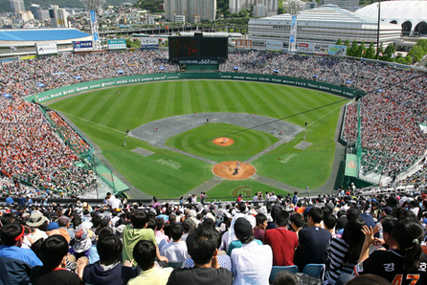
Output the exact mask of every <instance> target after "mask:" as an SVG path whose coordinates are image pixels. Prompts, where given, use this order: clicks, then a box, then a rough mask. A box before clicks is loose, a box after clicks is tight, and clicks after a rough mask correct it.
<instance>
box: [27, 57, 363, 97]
mask: <svg viewBox="0 0 427 285" xmlns="http://www.w3.org/2000/svg"><path fill="white" fill-rule="evenodd" d="M211 63H212V62H211ZM182 79H216V80H220V79H224V80H240V81H241V80H246V81H256V82H270V83H276V84H284V85H291V86H296V87H302V88H310V89H315V90H319V91H321V92H329V93H333V94H337V95H342V96H346V97H349V98H352V97H354V96H355V94H360V95H361V96H363V95H365V93H363V92H361V91H357V90H354V89H351V88H347V87H343V86H337V85H333V84H329V83H324V82H317V81H312V80H307V79H302V78H293V77H287V76H276V75H261V74H250V73H227V72H219V73H204V72H198V73H187V72H185V73H161V74H144V75H134V76H126V77H118V78H107V79H100V80H95V81H91V82H83V83H77V84H73V85H68V86H64V87H60V88H57V89H52V90H48V91H45V92H42V93H39V94H37V96H34V95H32V96H28V97H25V100H27V101H31V100H33V99H35V100H36V101H37V102H39V103H42V102H45V101H49V100H52V99H55V98H59V97H62V96H66V95H70V94H75V93H79V92H87V91H89V90H94V89H98V88H105V87H112V86H117V85H123V84H135V83H143V82H156V81H162V80H182Z"/></svg>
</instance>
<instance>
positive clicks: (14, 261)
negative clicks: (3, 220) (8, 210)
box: [0, 224, 43, 284]
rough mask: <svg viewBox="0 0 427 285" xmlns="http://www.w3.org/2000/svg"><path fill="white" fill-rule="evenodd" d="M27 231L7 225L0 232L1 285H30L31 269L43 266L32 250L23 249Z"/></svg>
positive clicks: (14, 225)
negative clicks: (0, 243) (0, 244)
mask: <svg viewBox="0 0 427 285" xmlns="http://www.w3.org/2000/svg"><path fill="white" fill-rule="evenodd" d="M24 234H25V229H24V227H23V226H22V225H18V224H7V225H5V226H4V227H2V229H1V232H0V237H1V242H2V246H0V284H29V282H30V279H29V276H28V273H29V271H30V269H31V268H33V267H34V266H38V265H43V263H42V262H41V261H40V259H39V258H38V257H37V255H36V254H35V253H34V252H33V251H32V250H30V249H24V248H21V245H22V241H23V239H24Z"/></svg>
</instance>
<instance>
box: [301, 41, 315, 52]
mask: <svg viewBox="0 0 427 285" xmlns="http://www.w3.org/2000/svg"><path fill="white" fill-rule="evenodd" d="M297 52H301V53H313V52H314V43H298V45H297Z"/></svg>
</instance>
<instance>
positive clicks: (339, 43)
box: [335, 39, 343, 46]
mask: <svg viewBox="0 0 427 285" xmlns="http://www.w3.org/2000/svg"><path fill="white" fill-rule="evenodd" d="M335 44H336V45H339V46H342V45H343V44H342V40H341V39H338V40H337V42H336V43H335Z"/></svg>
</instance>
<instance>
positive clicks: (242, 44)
mask: <svg viewBox="0 0 427 285" xmlns="http://www.w3.org/2000/svg"><path fill="white" fill-rule="evenodd" d="M236 48H250V49H251V48H252V40H245V39H237V40H236Z"/></svg>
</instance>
